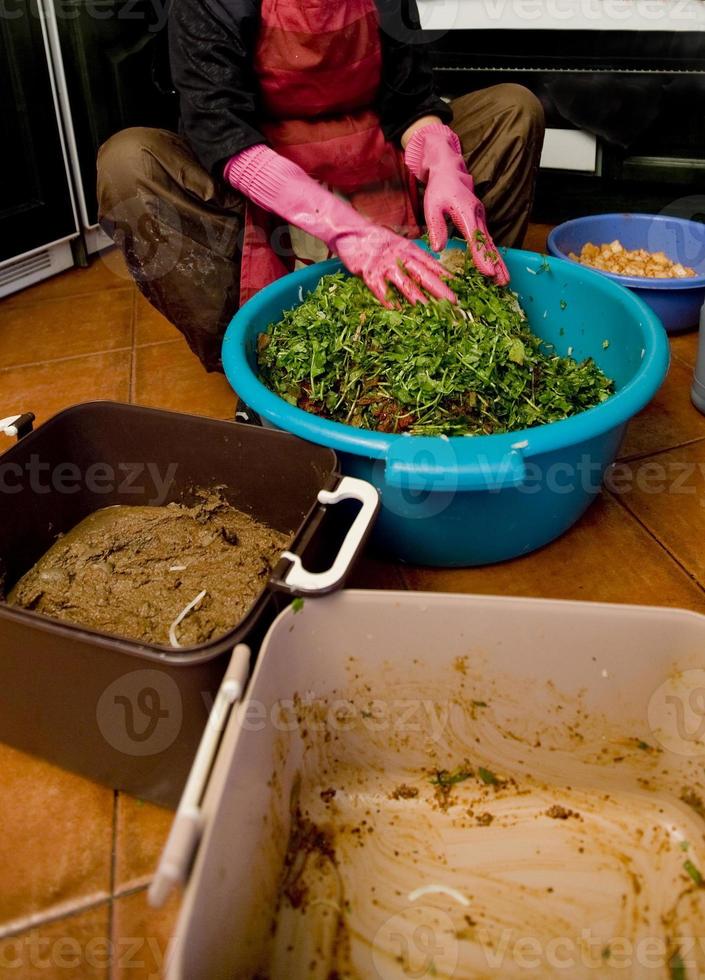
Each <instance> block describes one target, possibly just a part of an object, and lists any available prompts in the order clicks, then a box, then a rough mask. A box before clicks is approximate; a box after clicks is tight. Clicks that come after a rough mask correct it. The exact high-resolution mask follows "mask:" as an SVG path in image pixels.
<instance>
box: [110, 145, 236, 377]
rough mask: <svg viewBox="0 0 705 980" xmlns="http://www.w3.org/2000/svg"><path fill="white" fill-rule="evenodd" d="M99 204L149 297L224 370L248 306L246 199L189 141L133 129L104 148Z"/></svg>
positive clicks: (214, 367)
mask: <svg viewBox="0 0 705 980" xmlns="http://www.w3.org/2000/svg"><path fill="white" fill-rule="evenodd" d="M98 204H99V220H100V224H101V226H102V227H103V228H104V229H105V231H106V232H107V233H108V235H110V237H111V238H112V239H113V240H114V241H115V243H116V244H117V246H118V248H119V249H120V250H121V251H122V253H123V255H124V257H125V261H126V263H127V266H128V269H129V271H130V273H131V275H132V276H133V277H134V279H135V281H136V282H137V285H138V287H139V289H140V291H141V292H142V293H143V295H144V296H145V297H146V298H147V299H148V300H149V302H150V303H151V304H152V305H153V306H154V307H155V308H156V309H157V310H159V312H160V313H162V314H163V315H164V316H165V317H166V318H167V319H168V320H169V321H170V322H171V323H173V324H174V326H175V327H177V328H178V329H179V330H180V331H181V332H182V333H183V334H184V336H185V337H186V340H187V341H188V343H189V346H190V347H191V349H192V350H193V352H194V353H195V354H196V355H197V356H198V357H199V358H200V360H201V362H202V363H203V365H204V366H205V367H206V369H207V370H209V371H218V370H222V365H221V359H220V348H221V344H222V339H223V334H224V332H225V329H226V327H227V325H228V323H229V321H230V319H231V317H232V316H233V314H234V313H235V311H236V309H237V306H238V302H239V293H240V256H241V246H242V236H243V228H244V212H245V206H244V199H243V198H242V197H241V195H239V194H237V193H236V192H235V191H230V190H229V189H228V188H227V187H225V186H223V187H219V186H217V185H216V183H215V181H214V180H213V179H212V177H211V176H210V175H209V174H208V173H207V172H206V171H205V170H204V169H203V167H201V165H200V164H199V163H198V161H197V160H196V158H195V156H194V154H193V152H192V151H191V149H190V147H189V145H188V143H187V142H186V140H184V139H183V138H182V137H180V136H177V135H176V134H175V133H171V132H168V131H166V130H160V129H144V128H133V129H126V130H123V131H122V132H120V133H117V134H116V135H115V136H113V137H111V138H110V139H109V140H108V141H107V142H106V143H105V144H104V145H103V146H102V147H101V148H100V151H99V154H98Z"/></svg>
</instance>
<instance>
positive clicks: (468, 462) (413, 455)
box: [384, 437, 527, 493]
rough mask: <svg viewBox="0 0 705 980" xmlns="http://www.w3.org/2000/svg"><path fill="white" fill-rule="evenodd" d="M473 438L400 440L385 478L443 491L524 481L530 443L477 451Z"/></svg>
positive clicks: (499, 487)
mask: <svg viewBox="0 0 705 980" xmlns="http://www.w3.org/2000/svg"><path fill="white" fill-rule="evenodd" d="M472 441H473V440H472V438H471V437H470V438H465V439H461V440H457V439H456V440H452V441H451V440H449V439H446V440H443V439H441V438H440V437H438V438H435V437H431V438H429V437H426V438H422V439H413V438H410V439H397V440H395V442H394V443H393V445H392V447H391V448H390V450H389V452H388V454H387V459H386V465H385V470H384V476H385V479H386V481H387V483H388V484H389V485H390V486H392V487H400V488H402V489H407V490H416V491H422V490H425V491H437V492H441V493H444V492H445V493H453V492H455V491H460V490H491V491H498V490H503V489H505V488H506V487H516V486H519V485H521V484H522V483H524V481H525V480H526V477H527V471H526V460H525V458H524V453H523V451H522V450H524V449H525V448H526V443H516V444H514V445H510V446H506V445H505V446H504V447H502V448H497V447H495V448H493V450H492V451H491V452H487V451H485V452H477V451H476V449H475V447H474V446H473V445H472ZM458 444H459V445H458Z"/></svg>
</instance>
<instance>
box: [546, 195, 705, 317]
mask: <svg viewBox="0 0 705 980" xmlns="http://www.w3.org/2000/svg"><path fill="white" fill-rule="evenodd" d="M615 238H618V239H619V241H620V242H621V243H622V245H624V247H625V248H629V249H632V248H645V249H647V250H648V251H649V252H665V254H666V255H667V256H668V258H669V259H671V260H672V261H673V262H681V263H682V264H683V265H688V266H690V267H691V268H693V269H695V271H696V273H697V275H696V276H695V278H691V279H644V278H642V277H640V276H616V275H614V274H613V273H611V272H601V271H600V270H597V271H600V275H603V276H607V277H608V278H609V279H612V280H614V282H618V283H620V285H622V286H626V287H627V288H628V289H631V290H632V291H633V292H634V293H636V295H637V296H640V297H641V299H643V300H644V302H645V303H647V304H648V305H649V306H650V307H651V309H652V310H653V311H654V313H656V315H657V316H658V317H660V319H661V322H662V323H663V325H664V327H665V328H666V330H667V331H668V332H669V333H679V332H680V331H681V330H689V329H690V328H691V327H695V326H696V325H697V323H698V318H699V314H700V308H701V306H702V305H703V302H705V224H701V223H700V222H698V221H687V220H686V219H685V218H671V217H669V216H667V215H663V214H596V215H592V216H589V217H586V218H574V219H573V220H572V221H565V222H564V223H563V224H562V225H558V227H556V228H554V229H553V231H552V232H551V234H550V235H549V236H548V251H549V252H550V253H551V255H557V256H558V258H561V259H568V253H569V252H574V253H575V254H576V255H580V250H581V248H582V247H583V245H585V244H587V243H588V242H592V244H593V245H602V244H604V243H606V242H613V241H614V240H615ZM569 261H572V260H569Z"/></svg>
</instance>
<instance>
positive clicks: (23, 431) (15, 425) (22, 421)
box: [0, 412, 35, 442]
mask: <svg viewBox="0 0 705 980" xmlns="http://www.w3.org/2000/svg"><path fill="white" fill-rule="evenodd" d="M34 418H35V416H34V413H33V412H24V413H23V414H22V415H8V416H7V418H4V419H0V432H2V433H3V434H4V435H6V436H10V438H12V437H13V436H17V441H18V442H19V441H20V439H22V438H23V437H24V436H26V435H28V434H29V433H30V432H31V431H32V428H33V427H34Z"/></svg>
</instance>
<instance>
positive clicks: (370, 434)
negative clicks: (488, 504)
mask: <svg viewBox="0 0 705 980" xmlns="http://www.w3.org/2000/svg"><path fill="white" fill-rule="evenodd" d="M503 252H504V255H505V259H506V261H507V263H508V265H509V267H510V272H511V273H512V275H514V272H515V270H519V271H521V270H522V269H523V268H524V267H525V268H526V271H527V272H529V273H531V274H532V275H533V276H537V275H539V273H540V271H541V269H542V267H543V265H544V262H545V259H544V257H542V256H540V255H538V254H536V253H532V252H523V251H520V250H517V249H507V250H506V251H505V250H503ZM550 262H551V265H554V264H555V266H554V268H555V270H556V271H557V272H558V273H559V274H560V279H561V280H563V281H564V283H566V284H568V283H570V282H571V281H572V282H578V283H584V282H587V283H588V285H589V289H590V292H591V293H592V294H593V295H594V296H595V297H598V296H601V297H610V298H611V299H612V300H614V301H616V305H617V306H618V307H620V309H621V314H622V315H623V316H625V317H629V318H631V320H632V321H633V322H634V323H635V324H636V325H637V327H638V331H639V335H640V344H641V359H640V363H639V366H638V367H637V369H636V370H635V372H634V374H633V376H632V377H631V378H630V379H629V380H628V381H627V382H626V383H625V384H624V385H623V386H621V387H620V389H619V390H618V391H617V392H616V393H615V394H614V395H612V396H611V397H610V398H609V399H608V400H607V401H606V402H603V403H602V404H601V405H597V406H595V407H594V408H591V409H588V410H587V411H585V412H582V413H580V414H579V415H575V416H572V417H571V418H567V419H564V420H561V421H559V422H552V423H550V424H547V425H540V426H537V427H535V428H531V429H522V430H519V431H515V432H511V433H502V434H498V435H485V436H473V437H472V438H467V437H465V436H453V437H449V438H446V439H442V438H441V437H439V436H411V437H409V436H403V435H395V434H389V433H382V432H375V431H370V430H365V429H359V428H356V427H354V426H350V425H345V424H343V423H341V422H333V421H331V420H329V419H324V418H320V417H319V416H316V415H313V414H311V413H309V412H305V411H303V409H300V408H297V407H296V406H294V405H290V404H289V403H288V402H286V401H285V400H284V399H282V398H280V397H279V395H277V394H275V393H274V392H273V391H271V390H270V389H269V388H267V387H266V386H265V385H264V384H263V383H262V382H261V381H260V379H259V377H258V376H257V373H256V369H255V361H256V349H255V347H256V337H257V334H258V333H260V332H262V331H263V330H265V329H266V328H267V327H268V325H269V324H270V323H272V322H274V321H275V320H276V319H277V318H278V317H280V316H281V314H282V313H283V311H284V310H286V309H290V308H291V307H293V306H295V305H296V302H297V299H296V298H297V297H298V298H299V299H301V298H302V297H303V295H304V293H306V292H310V291H311V290H312V289H313V288H315V286H316V284H317V283H318V280H319V279H320V278H321V277H322V276H324V275H326V274H330V273H333V272H337V271H340V270H341V269H342V265H341V263H340V262H338V261H336V260H329V261H327V262H323V263H319V264H317V265H314V266H309V267H308V268H306V269H301V270H299V271H298V272H294V273H291V274H290V275H289V276H285V277H283V278H282V279H279V280H277V281H276V282H274V283H272V284H271V285H270V286H268V287H267V288H266V289H264V290H262V291H261V292H260V293H258V294H257V295H256V296H254V297H253V298H252V299H251V300H250V301H249V302H248V303H246V304H245V305H244V306H243V307H242V309H240V310H239V311H238V312H237V313H236V315H235V316H234V318H233V320H232V321H231V323H230V326H229V327H228V330H227V333H226V336H225V340H224V343H223V367H224V370H225V373H226V376H227V377H228V380H229V381H230V383H231V385H232V386H233V388H234V389H235V390H236V391H237V393H238V394H239V395H240V397H241V398H242V399H243V400H244V401H245V402H246V403H247V404H248V405H249V406H250V407H251V408H253V409H254V410H255V411H257V412H258V413H259V414H260V415H261V416H263V417H264V418H265V419H267V420H268V421H269V422H270V423H271V424H273V425H274V426H276V427H277V428H281V429H285V430H287V431H288V432H291V433H293V434H294V435H298V436H300V437H302V438H304V439H308V440H310V441H311V442H315V443H318V444H319V445H324V446H328V447H330V448H333V449H336V450H338V451H341V452H347V453H351V454H354V455H358V456H366V457H368V458H371V459H384V460H387V462H388V464H389V463H390V462H391V463H393V465H392V466H391V467H390V466H389V465H388V467H387V474H386V476H387V479H388V480H389V481H390V482H391V483H395V482H399V480H400V478H401V476H402V475H403V476H404V477H405V478H406V479H407V480H409V479H412V481H413V476H414V474H416V475H418V477H419V483H420V485H422V486H423V487H424V488H427V489H428V488H429V480H430V481H431V487H430V488H431V489H433V488H434V484H437V485H438V487H439V488H442V487H443V486H444V480H445V479H446V478H447V477H448V476H449V475H450V476H452V479H453V485H454V487H455V488H456V489H458V490H484V489H487V488H488V485H492V484H493V481H494V478H495V477H497V480H496V481H494V483H495V485H501V486H512V485H514V486H516V485H518V484H520V483H521V482H522V480H523V478H524V473H523V469H522V460H523V459H528V458H530V457H532V456H537V455H539V454H543V453H552V452H556V451H558V450H561V449H563V448H566V447H569V446H575V445H576V444H578V443H581V442H585V441H587V440H589V439H592V438H595V437H598V436H600V435H603V434H604V433H606V432H608V431H610V430H612V429H615V428H617V427H618V426H621V425H624V424H625V423H626V421H628V420H629V419H630V418H631V417H632V416H634V415H635V414H636V413H637V412H639V411H640V410H641V409H642V408H644V406H645V405H646V404H647V403H648V402H649V401H650V400H651V398H653V396H654V395H655V393H656V391H657V390H658V389H659V387H660V386H661V383H662V381H663V379H664V377H665V374H666V371H667V369H668V363H669V348H668V342H667V339H666V335H665V332H664V329H663V325H662V323H661V321H660V319H659V318H658V316H656V314H655V313H654V312H653V311H652V310H651V309H650V308H649V307H648V306H647V305H646V304H645V303H644V302H643V301H642V300H641V299H639V297H638V296H636V295H634V293H632V292H630V291H629V290H626V289H624V288H623V287H622V286H621V285H618V284H617V283H616V282H614V281H613V280H612V277H606V276H603V275H601V274H600V273H598V272H595V271H593V270H591V269H587V268H586V267H585V266H582V265H579V264H577V263H575V262H571V261H563V260H561V259H551V260H550ZM419 449H427V450H428V456H429V460H430V463H429V465H428V466H426V467H420V466H418V464H414V463H412V457H417V455H418V450H419ZM478 460H481V461H482V465H479V463H478ZM407 485H409V484H407ZM412 485H413V483H412Z"/></svg>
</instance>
